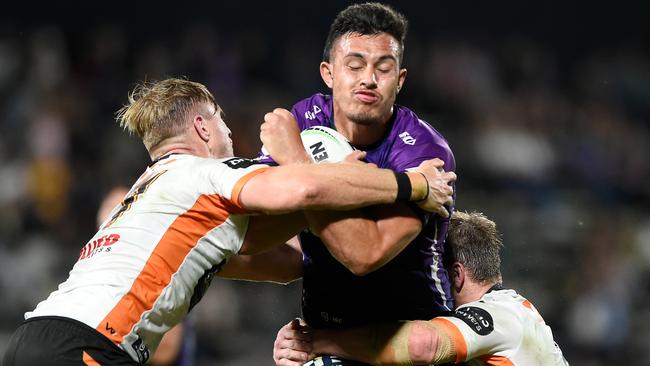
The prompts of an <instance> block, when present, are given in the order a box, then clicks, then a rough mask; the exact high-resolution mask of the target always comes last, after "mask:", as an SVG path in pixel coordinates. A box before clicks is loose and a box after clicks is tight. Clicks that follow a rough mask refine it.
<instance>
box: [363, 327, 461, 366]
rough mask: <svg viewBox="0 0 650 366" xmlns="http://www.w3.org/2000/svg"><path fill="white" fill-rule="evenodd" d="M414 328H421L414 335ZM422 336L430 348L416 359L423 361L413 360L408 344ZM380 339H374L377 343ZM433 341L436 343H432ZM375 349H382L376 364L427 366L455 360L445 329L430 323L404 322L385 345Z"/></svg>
mask: <svg viewBox="0 0 650 366" xmlns="http://www.w3.org/2000/svg"><path fill="white" fill-rule="evenodd" d="M415 326H417V327H422V328H420V329H418V330H417V333H416V334H414V332H413V330H414V327H415ZM423 336H425V337H426V338H425V340H427V341H429V340H431V342H430V346H429V347H425V350H426V351H425V352H423V354H420V355H418V356H419V357H417V358H421V357H424V358H423V359H416V360H414V359H413V356H414V355H412V354H411V351H410V350H409V344H411V343H413V342H416V341H418V340H416V339H415V337H423ZM382 338H383V337H381V336H378V337H376V338H375V339H376V340H378V341H379V340H381V339H382ZM436 339H437V340H436ZM433 340H436V341H435V342H433ZM377 348H382V350H381V351H379V352H378V359H377V360H376V362H375V363H376V364H383V363H392V364H396V365H400V366H412V365H422V364H425V363H426V364H427V365H438V364H442V363H448V362H452V361H455V359H456V357H455V355H456V352H455V349H454V345H453V343H452V340H451V336H450V335H449V334H448V333H447V331H446V330H445V329H443V328H442V327H440V326H439V325H437V324H435V323H432V322H418V323H417V325H415V323H414V322H406V323H404V324H403V325H402V326H401V327H400V328H399V329H398V330H397V332H395V333H394V334H393V336H392V337H390V339H389V340H388V342H387V343H385V344H383V345H379V344H378V345H377ZM414 362H416V363H414Z"/></svg>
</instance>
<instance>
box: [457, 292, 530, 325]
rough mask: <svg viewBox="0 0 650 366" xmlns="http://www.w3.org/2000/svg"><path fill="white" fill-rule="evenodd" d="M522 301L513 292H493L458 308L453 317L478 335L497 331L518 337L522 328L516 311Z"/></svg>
mask: <svg viewBox="0 0 650 366" xmlns="http://www.w3.org/2000/svg"><path fill="white" fill-rule="evenodd" d="M520 299H523V298H522V297H521V296H519V295H518V294H517V293H516V292H514V291H513V290H498V291H491V292H489V293H487V294H485V295H484V296H483V297H481V298H480V299H479V300H477V301H472V302H469V303H466V304H463V305H461V306H458V307H457V308H456V309H455V310H454V312H453V313H452V317H453V318H455V319H458V320H460V321H462V322H463V323H464V324H466V325H467V326H468V327H469V329H471V330H472V331H474V332H475V333H477V334H478V335H488V334H490V333H492V332H493V331H495V330H496V331H497V332H499V333H503V334H510V335H512V336H516V335H517V334H519V333H520V332H521V326H522V322H521V319H520V317H519V316H518V314H517V311H516V306H518V304H519V302H520ZM523 300H525V299H523Z"/></svg>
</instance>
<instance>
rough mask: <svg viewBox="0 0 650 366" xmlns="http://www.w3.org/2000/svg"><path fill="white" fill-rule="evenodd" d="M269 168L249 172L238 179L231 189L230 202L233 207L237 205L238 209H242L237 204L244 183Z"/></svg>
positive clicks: (238, 203) (239, 204)
mask: <svg viewBox="0 0 650 366" xmlns="http://www.w3.org/2000/svg"><path fill="white" fill-rule="evenodd" d="M270 168H271V167H268V168H260V169H257V170H253V171H252V172H250V173H248V174H246V175H245V176H243V177H241V178H239V180H238V181H237V183H235V187H233V189H232V195H231V197H232V199H231V201H232V202H233V203H234V204H235V205H237V206H238V207H242V206H241V203H240V202H239V195H240V194H241V190H242V189H243V188H244V186H245V185H246V183H248V181H249V180H251V178H253V177H254V176H256V175H258V174H260V173H263V172H265V171H267V170H268V169H270ZM242 208H243V207H242Z"/></svg>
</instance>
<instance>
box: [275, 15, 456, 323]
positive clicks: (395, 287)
mask: <svg viewBox="0 0 650 366" xmlns="http://www.w3.org/2000/svg"><path fill="white" fill-rule="evenodd" d="M406 28H407V21H406V19H405V18H404V16H403V15H402V14H400V13H398V12H396V11H395V10H393V9H391V8H390V7H388V6H386V5H382V4H378V3H364V4H355V5H351V6H349V7H348V8H346V9H345V10H343V11H341V12H340V13H339V14H338V16H337V17H336V19H335V20H334V22H333V24H332V26H331V28H330V31H329V35H328V37H327V41H326V44H325V50H324V53H323V62H321V64H320V74H321V77H322V79H323V81H324V82H325V84H326V85H327V86H328V87H329V88H331V89H332V95H331V96H330V95H323V94H315V95H313V96H311V97H309V98H307V99H305V100H302V101H300V102H298V103H297V104H296V105H295V106H294V107H293V110H292V113H293V115H294V116H295V118H296V119H297V123H298V126H299V128H300V129H301V130H304V129H307V128H309V127H311V126H316V125H321V126H327V127H331V128H334V129H336V130H337V131H338V132H340V133H341V134H343V135H344V136H345V137H347V138H348V140H349V141H350V142H351V143H352V144H353V145H355V146H356V147H357V148H358V149H360V150H364V151H366V153H367V154H366V156H365V160H366V161H368V162H370V163H374V164H376V165H377V166H379V167H380V168H387V169H391V170H393V171H395V172H405V171H408V170H410V169H412V168H414V167H416V166H418V164H420V163H421V162H422V161H425V160H427V159H432V158H439V159H441V160H443V161H444V168H445V170H447V171H453V170H454V169H455V161H454V156H453V154H452V152H451V149H450V148H449V145H448V143H447V141H446V140H445V139H444V137H443V136H442V135H441V134H440V133H438V132H437V131H436V130H435V129H434V128H433V127H431V126H430V125H429V124H428V123H427V122H425V121H423V120H421V119H419V118H418V116H417V115H416V114H415V113H414V112H413V111H411V110H410V109H408V108H406V107H403V106H400V105H397V104H395V100H396V97H397V94H398V93H399V91H400V89H401V88H402V87H403V85H404V80H405V78H406V69H404V68H403V67H402V59H403V53H404V38H405V34H406ZM271 155H273V154H271ZM274 158H275V157H274ZM275 160H276V161H278V159H275ZM296 160H298V161H299V160H300V158H299V157H297V158H296ZM278 162H279V163H282V162H280V161H278ZM289 162H290V161H289ZM451 209H453V207H450V210H451ZM305 215H306V217H307V220H308V222H309V227H310V228H311V231H305V232H303V233H301V234H300V244H301V247H302V251H303V253H304V275H303V296H302V311H303V316H304V318H305V320H306V322H307V323H308V324H309V325H311V326H313V327H335V328H336V327H349V326H353V325H359V324H369V323H373V322H382V321H393V320H405V319H430V318H432V317H434V316H437V315H440V314H445V313H448V312H450V311H451V310H452V309H453V303H452V297H451V292H450V284H449V279H448V276H447V273H446V272H445V269H444V267H443V265H442V255H443V252H444V249H443V246H444V242H445V237H446V234H447V225H448V219H447V218H446V217H447V216H446V215H444V216H440V215H435V214H434V215H431V214H429V213H426V212H423V211H422V210H420V209H419V208H418V207H416V206H413V205H411V204H392V205H383V206H376V207H372V208H368V209H363V210H356V211H353V212H344V213H338V212H322V211H321V212H313V211H308V212H306V214H305ZM323 244H325V245H323ZM386 294H390V296H386Z"/></svg>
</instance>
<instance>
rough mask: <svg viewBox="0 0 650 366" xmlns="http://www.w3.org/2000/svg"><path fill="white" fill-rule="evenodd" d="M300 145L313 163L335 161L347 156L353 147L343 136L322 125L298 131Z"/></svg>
mask: <svg viewBox="0 0 650 366" xmlns="http://www.w3.org/2000/svg"><path fill="white" fill-rule="evenodd" d="M300 138H301V139H302V145H303V146H304V147H305V150H306V151H307V152H308V153H309V156H311V158H312V160H313V161H314V162H315V163H317V164H318V163H335V162H337V161H342V160H343V159H345V157H346V156H348V155H349V154H350V153H351V152H352V151H354V147H353V146H352V144H350V141H348V139H346V138H345V136H343V135H341V134H340V133H338V132H337V131H336V130H334V129H331V128H329V127H324V126H313V127H309V128H308V129H306V130H303V131H302V132H301V133H300Z"/></svg>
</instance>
